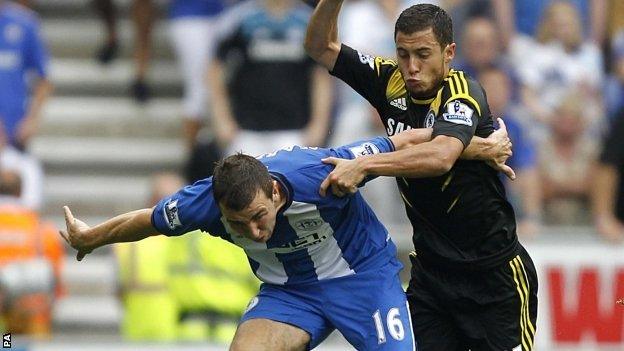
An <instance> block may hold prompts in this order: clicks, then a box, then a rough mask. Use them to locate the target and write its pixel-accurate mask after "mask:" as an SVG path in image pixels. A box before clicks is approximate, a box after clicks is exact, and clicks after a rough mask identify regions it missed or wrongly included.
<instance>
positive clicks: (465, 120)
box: [442, 100, 474, 127]
mask: <svg viewBox="0 0 624 351" xmlns="http://www.w3.org/2000/svg"><path fill="white" fill-rule="evenodd" d="M473 113H474V110H473V109H471V108H470V107H468V105H466V104H464V103H462V102H460V101H459V100H455V101H454V102H453V103H449V104H448V105H447V112H445V113H443V114H442V118H444V120H445V121H447V122H451V123H455V124H463V125H467V126H470V127H472V114H473Z"/></svg>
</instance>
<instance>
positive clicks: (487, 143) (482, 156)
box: [460, 136, 496, 161]
mask: <svg viewBox="0 0 624 351" xmlns="http://www.w3.org/2000/svg"><path fill="white" fill-rule="evenodd" d="M495 148H496V144H494V143H493V142H492V141H491V140H488V139H485V138H480V137H478V136H474V137H472V139H471V140H470V144H469V145H468V147H466V149H465V150H464V152H462V154H461V156H460V158H461V159H464V160H482V161H487V160H490V159H492V158H493V153H494V152H495V151H496V150H495Z"/></svg>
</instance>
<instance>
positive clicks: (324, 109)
mask: <svg viewBox="0 0 624 351" xmlns="http://www.w3.org/2000/svg"><path fill="white" fill-rule="evenodd" d="M312 84H313V88H312V111H311V118H310V123H311V124H313V125H315V126H318V128H320V129H323V130H325V132H327V130H328V129H329V120H330V114H331V106H332V104H333V100H334V99H333V93H334V91H333V82H332V80H331V77H330V76H329V74H327V72H326V71H325V70H324V69H322V68H320V67H316V68H314V72H313V83H312Z"/></svg>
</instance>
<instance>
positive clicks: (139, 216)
mask: <svg viewBox="0 0 624 351" xmlns="http://www.w3.org/2000/svg"><path fill="white" fill-rule="evenodd" d="M151 218H152V209H151V208H146V209H142V210H136V211H132V212H128V213H124V214H121V215H119V216H116V217H113V218H111V219H109V220H107V221H106V222H104V223H102V224H99V225H97V226H94V227H92V228H91V229H89V235H88V237H89V238H91V239H92V240H93V242H92V243H91V245H89V246H92V247H100V246H104V245H108V244H113V243H121V242H131V241H139V240H142V239H145V238H147V237H148V236H152V235H158V232H157V231H156V229H154V227H153V226H152V221H151Z"/></svg>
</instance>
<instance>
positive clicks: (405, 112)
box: [331, 45, 518, 268]
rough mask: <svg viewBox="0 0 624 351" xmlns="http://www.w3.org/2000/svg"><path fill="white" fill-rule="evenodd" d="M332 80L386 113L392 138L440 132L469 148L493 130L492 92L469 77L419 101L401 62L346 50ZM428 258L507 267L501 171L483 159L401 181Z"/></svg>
mask: <svg viewBox="0 0 624 351" xmlns="http://www.w3.org/2000/svg"><path fill="white" fill-rule="evenodd" d="M331 74H332V75H334V76H336V77H338V78H340V79H341V80H343V81H345V82H346V83H347V84H349V85H350V86H351V87H352V88H353V89H354V90H355V91H357V92H358V93H359V94H360V95H362V96H363V97H364V98H366V99H367V100H368V101H369V102H370V103H371V104H372V105H373V106H374V107H375V108H376V109H377V111H378V112H379V115H380V117H381V119H382V122H383V124H384V126H385V128H386V133H387V134H388V135H395V134H398V133H400V132H402V131H404V130H408V129H412V128H433V133H432V137H433V138H435V137H436V136H438V135H446V136H451V137H455V138H457V139H459V140H461V142H462V143H463V144H464V147H465V146H467V145H468V144H469V143H470V140H471V139H472V136H473V135H477V136H480V137H487V136H488V135H490V134H491V133H492V132H493V131H494V127H493V122H492V117H491V114H490V110H489V107H488V104H487V100H486V96H485V92H484V91H483V89H482V88H481V86H480V85H479V83H477V82H476V81H475V80H473V79H471V78H470V77H468V76H467V75H466V74H464V72H461V71H455V70H450V72H449V74H448V75H447V76H446V77H445V78H444V80H443V82H442V84H441V87H440V88H439V90H438V91H437V92H436V93H435V95H434V96H431V97H430V98H429V99H415V98H413V97H411V96H410V94H409V92H408V91H407V89H406V87H405V82H404V80H403V76H402V74H401V72H400V70H399V68H398V65H397V63H396V62H395V61H392V60H388V59H384V58H381V57H373V56H370V55H366V54H364V53H361V52H358V51H356V50H354V49H352V48H350V47H348V46H346V45H343V46H342V49H341V51H340V54H339V56H338V59H337V61H336V64H335V66H334V69H333V71H332V72H331ZM397 183H398V186H399V190H400V193H401V196H402V198H403V200H404V203H405V208H406V211H407V214H408V217H409V219H410V222H411V223H412V227H413V230H414V236H413V241H414V246H415V249H416V253H417V254H418V255H422V256H421V257H424V258H429V259H431V260H435V261H436V262H438V263H443V264H450V265H452V266H454V267H458V268H459V267H473V268H480V267H486V266H491V265H497V264H499V263H502V262H506V261H507V260H508V259H510V257H512V256H513V254H514V253H515V252H516V251H517V246H518V241H517V236H516V232H515V228H516V224H515V217H514V212H513V209H512V207H511V205H510V204H509V202H507V200H506V197H505V190H504V187H503V185H502V183H501V181H500V179H498V177H497V174H496V172H495V171H494V170H493V169H492V168H490V167H489V166H487V165H486V164H485V163H484V162H482V161H465V160H458V161H457V162H456V163H455V165H454V166H453V168H452V169H451V170H450V171H449V172H448V173H446V174H444V175H442V176H438V177H430V178H397Z"/></svg>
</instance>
